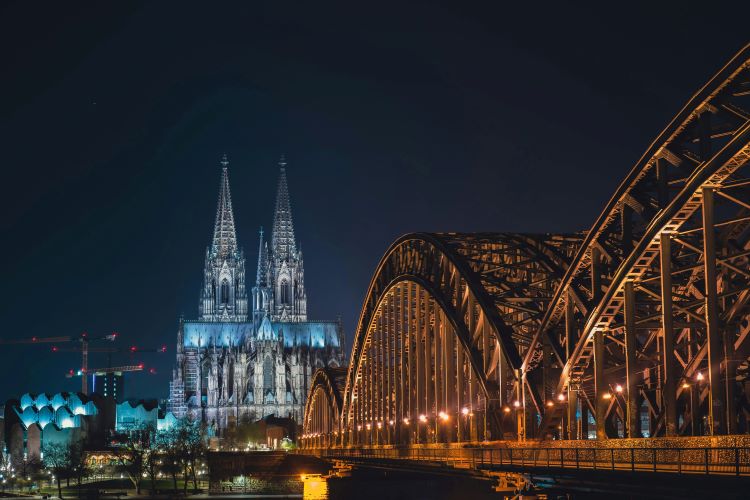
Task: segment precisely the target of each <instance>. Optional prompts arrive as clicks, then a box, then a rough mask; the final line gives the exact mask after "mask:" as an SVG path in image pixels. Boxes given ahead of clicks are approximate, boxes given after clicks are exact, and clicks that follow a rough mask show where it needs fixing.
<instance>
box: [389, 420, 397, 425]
mask: <svg viewBox="0 0 750 500" xmlns="http://www.w3.org/2000/svg"><path fill="white" fill-rule="evenodd" d="M395 424H396V421H395V420H390V421H389V422H388V425H395Z"/></svg>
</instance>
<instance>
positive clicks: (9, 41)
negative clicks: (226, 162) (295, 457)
mask: <svg viewBox="0 0 750 500" xmlns="http://www.w3.org/2000/svg"><path fill="white" fill-rule="evenodd" d="M217 3H218V2H203V3H201V4H195V5H192V6H190V5H187V4H185V3H166V2H152V3H151V4H150V5H145V4H141V3H137V2H118V3H117V4H116V5H115V2H96V3H91V4H90V5H87V6H81V7H79V6H78V5H77V3H71V2H50V3H49V4H48V5H47V6H46V7H44V8H43V7H42V6H41V5H39V4H37V3H35V2H34V3H32V2H12V3H8V2H5V3H4V4H3V7H1V8H0V47H2V48H1V49H0V54H1V57H0V61H1V62H2V78H1V79H0V87H1V88H0V90H2V92H0V165H2V172H3V176H2V179H3V180H2V182H1V183H0V186H1V187H0V204H1V205H0V207H1V210H2V211H1V212H0V213H1V214H2V216H1V217H0V224H1V228H2V233H1V234H2V245H1V246H0V262H2V275H1V276H2V286H1V287H0V314H1V316H0V317H1V318H2V323H1V325H2V326H0V336H1V337H2V338H23V337H26V338H29V337H32V336H39V337H46V336H59V335H76V334H78V333H80V332H82V331H88V332H89V333H90V334H91V335H98V334H104V333H107V332H110V331H118V332H120V334H121V338H122V340H121V341H120V342H119V344H120V345H121V346H128V345H131V344H135V345H138V346H142V347H155V346H161V345H162V344H166V345H167V346H168V348H169V353H168V354H166V355H159V356H156V355H142V356H138V357H136V358H134V359H133V360H132V361H143V362H145V363H146V364H147V365H149V366H152V367H155V368H156V369H157V372H158V373H157V374H156V375H149V374H146V373H139V374H133V375H131V376H130V377H129V378H128V379H127V380H126V394H127V395H128V396H131V397H135V396H138V397H166V395H167V386H168V380H169V377H170V373H171V368H172V364H173V362H174V342H175V335H176V330H177V324H178V318H179V316H180V314H181V313H183V314H184V315H185V317H186V318H188V319H189V318H195V317H196V316H197V313H198V294H199V289H200V285H201V278H202V276H201V275H202V269H203V258H204V252H205V248H206V245H208V244H209V243H210V238H211V235H212V230H213V223H214V215H215V209H216V199H217V195H218V188H219V175H220V166H219V163H218V162H219V159H220V156H221V154H222V153H224V152H226V153H227V154H228V155H229V158H230V162H231V163H230V181H231V186H232V196H233V203H234V210H235V219H236V222H237V232H238V238H239V241H240V244H241V245H242V246H243V247H244V249H245V254H246V258H247V269H248V270H247V279H248V282H254V277H255V263H256V260H257V238H258V234H257V232H258V227H259V226H261V225H263V226H265V227H266V228H268V227H269V226H270V225H271V221H272V216H273V204H274V198H275V189H276V182H277V176H278V168H277V166H276V161H277V159H278V157H279V156H280V155H281V154H282V153H284V154H285V155H286V157H287V160H288V167H287V172H288V177H289V189H290V193H291V197H292V211H293V214H294V218H295V221H294V222H295V230H296V235H297V240H298V243H299V244H300V245H301V247H302V249H303V251H304V255H305V270H306V278H305V281H306V285H307V292H308V313H309V316H310V318H311V319H335V318H336V317H337V316H338V315H341V316H342V318H343V321H344V325H345V328H346V331H347V337H348V343H349V344H351V337H352V331H353V330H354V327H355V324H356V321H357V319H358V316H359V309H360V306H361V303H362V300H363V298H364V293H365V291H366V289H367V286H368V283H369V280H370V277H371V274H372V272H373V270H374V268H375V266H376V264H377V262H378V260H379V259H380V257H381V255H382V254H383V252H384V251H385V249H386V248H387V247H388V246H389V245H390V243H391V242H392V241H393V240H394V239H395V238H397V237H398V236H399V235H401V234H403V233H407V232H412V231H517V232H522V231H525V232H561V231H575V230H580V229H585V228H587V227H588V226H589V225H590V224H591V223H592V222H593V221H594V220H595V218H596V217H597V215H598V214H599V211H600V210H601V208H602V207H603V205H604V204H605V202H606V201H607V199H608V198H609V197H610V195H611V194H612V193H613V191H614V190H615V188H616V186H617V184H618V183H619V182H620V181H621V180H622V178H623V177H624V176H625V174H626V173H627V172H628V170H629V169H630V168H631V166H632V165H633V164H634V163H635V161H636V160H637V159H638V157H639V156H640V155H641V154H642V152H643V151H644V150H645V149H646V147H647V146H648V145H649V143H650V142H651V140H652V139H653V138H654V137H655V136H656V134H657V133H658V132H659V131H660V130H661V129H662V128H663V127H664V126H666V124H667V122H668V121H669V120H670V119H671V117H672V116H673V115H674V114H675V113H676V112H677V111H678V110H679V109H680V107H681V106H682V104H683V103H684V102H685V101H686V100H687V99H688V98H689V97H690V95H691V94H692V93H693V92H695V91H696V90H697V89H698V88H699V87H700V86H701V85H703V83H705V81H706V80H707V79H708V78H709V77H710V76H711V75H712V74H713V73H714V72H715V71H716V70H717V69H718V68H719V67H721V66H722V65H723V64H724V63H725V62H726V60H728V59H729V58H730V57H731V56H733V55H734V53H735V52H736V51H738V50H739V49H740V48H741V47H742V46H743V45H744V44H745V43H747V41H748V36H747V33H748V31H747V25H746V22H747V19H748V12H740V11H738V7H737V5H739V3H738V2H737V3H735V4H734V5H733V6H732V7H731V9H730V8H729V7H728V6H727V7H724V6H722V5H721V4H720V3H715V2H712V3H711V9H710V12H704V11H703V10H701V9H699V8H695V7H690V8H688V7H687V5H688V3H685V2H676V3H674V4H673V5H671V6H670V5H661V4H662V2H649V3H648V4H645V3H644V4H643V6H642V7H637V6H636V4H634V3H630V2H628V3H623V4H622V7H621V8H620V9H619V10H600V9H601V6H602V5H606V3H605V4H603V3H597V4H592V5H598V6H600V7H599V8H597V9H594V8H591V7H583V6H576V5H573V4H568V3H567V2H554V3H550V4H549V5H545V4H544V3H539V2H525V3H527V4H529V6H528V7H526V8H524V7H521V6H519V5H515V6H514V7H512V8H509V7H508V6H507V5H508V4H510V2H492V3H491V4H487V5H488V6H482V5H480V4H477V3H470V2H454V3H453V5H452V6H450V5H448V4H443V6H441V7H440V6H436V2H424V3H409V4H408V5H407V4H406V3H405V2H398V3H394V4H390V5H389V4H386V3H383V2H371V3H370V7H368V8H365V7H363V5H364V3H363V2H349V3H348V4H347V3H343V2H342V3H339V4H331V3H327V2H300V3H287V2H271V3H269V4H268V5H267V6H261V4H260V3H258V2H243V3H242V4H241V5H234V4H228V3H221V6H217ZM517 3H520V2H517ZM657 4H659V5H657ZM489 5H491V6H489ZM706 5H707V4H706ZM74 9H77V10H74ZM0 353H1V356H0V399H1V400H4V399H5V398H7V397H12V396H18V395H20V394H21V393H23V392H25V391H32V392H42V391H46V392H54V391H59V390H75V389H76V388H77V387H79V384H80V382H79V381H78V380H76V379H73V380H71V379H66V378H64V373H65V372H66V371H67V370H68V369H69V368H77V367H78V365H79V364H80V358H79V356H78V355H76V354H74V353H55V354H53V353H51V352H50V351H49V346H21V347H19V346H12V347H9V346H0ZM130 361H131V359H130V357H129V356H126V355H121V356H115V358H114V359H113V362H114V363H117V364H124V363H129V362H130ZM106 363H107V359H106V356H104V355H101V354H100V355H95V356H92V359H91V361H90V365H91V366H94V365H98V366H100V365H106Z"/></svg>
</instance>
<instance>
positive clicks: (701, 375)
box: [695, 372, 703, 380]
mask: <svg viewBox="0 0 750 500" xmlns="http://www.w3.org/2000/svg"><path fill="white" fill-rule="evenodd" d="M695 380H703V374H702V373H701V372H698V375H696V376H695Z"/></svg>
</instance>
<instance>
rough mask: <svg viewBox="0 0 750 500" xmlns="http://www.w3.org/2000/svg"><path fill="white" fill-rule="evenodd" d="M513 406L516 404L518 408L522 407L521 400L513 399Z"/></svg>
mask: <svg viewBox="0 0 750 500" xmlns="http://www.w3.org/2000/svg"><path fill="white" fill-rule="evenodd" d="M513 406H515V407H516V408H520V406H521V402H520V401H518V400H516V401H513Z"/></svg>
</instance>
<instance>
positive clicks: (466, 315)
mask: <svg viewBox="0 0 750 500" xmlns="http://www.w3.org/2000/svg"><path fill="white" fill-rule="evenodd" d="M579 241H580V237H579V236H576V235H573V236H552V235H515V234H489V233H487V234H426V233H419V234H410V235H406V236H404V237H402V238H400V239H399V240H398V241H396V242H395V243H394V244H393V245H392V246H391V248H390V249H389V250H388V252H386V254H385V256H384V257H383V259H382V260H381V262H380V264H379V266H378V268H377V271H376V273H375V275H374V277H373V278H372V281H371V283H370V287H369V291H368V294H367V297H366V299H365V303H364V306H363V309H362V313H361V316H360V320H359V324H358V328H357V331H356V335H355V339H354V345H353V348H352V356H351V362H350V365H349V372H348V375H347V383H346V387H345V392H344V395H343V413H342V421H341V429H342V435H341V440H340V444H343V445H383V444H407V443H426V442H452V441H467V440H473V441H476V440H488V439H499V438H501V437H503V436H504V435H508V434H513V435H514V434H515V433H516V432H517V425H516V422H515V419H514V415H510V414H509V413H508V412H502V411H501V410H500V408H501V407H502V406H503V405H506V406H507V405H513V404H514V403H515V404H516V405H519V404H520V402H519V397H520V393H519V388H520V385H519V384H518V380H519V374H520V372H519V369H520V367H521V360H522V359H523V355H524V352H525V349H526V346H528V345H529V344H530V342H531V340H532V333H533V331H534V326H535V324H536V323H538V321H540V319H541V314H542V312H543V311H542V310H541V309H540V308H539V307H538V304H539V303H543V302H544V301H545V300H548V299H549V298H551V296H552V293H553V292H554V290H555V286H556V282H558V281H559V280H560V279H561V278H562V276H563V273H564V271H565V266H566V261H567V260H569V258H570V257H571V256H572V252H573V250H574V249H575V247H576V245H577V243H578V242H579Z"/></svg>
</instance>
